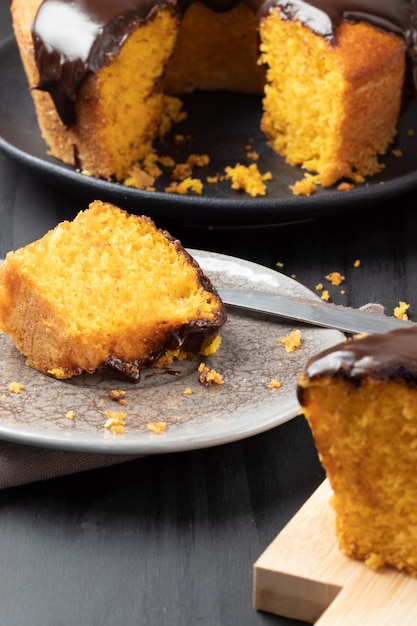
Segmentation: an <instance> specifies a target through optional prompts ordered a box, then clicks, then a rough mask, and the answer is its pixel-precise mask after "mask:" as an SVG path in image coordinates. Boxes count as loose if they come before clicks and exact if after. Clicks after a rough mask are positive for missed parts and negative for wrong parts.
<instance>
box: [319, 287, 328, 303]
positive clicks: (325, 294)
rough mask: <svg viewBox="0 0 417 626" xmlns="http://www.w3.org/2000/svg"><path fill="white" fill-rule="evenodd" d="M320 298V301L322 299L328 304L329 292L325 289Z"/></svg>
mask: <svg viewBox="0 0 417 626" xmlns="http://www.w3.org/2000/svg"><path fill="white" fill-rule="evenodd" d="M320 297H321V299H322V300H324V301H325V302H328V301H329V300H330V294H329V292H328V291H327V289H325V290H324V291H323V293H322V294H321V296H320Z"/></svg>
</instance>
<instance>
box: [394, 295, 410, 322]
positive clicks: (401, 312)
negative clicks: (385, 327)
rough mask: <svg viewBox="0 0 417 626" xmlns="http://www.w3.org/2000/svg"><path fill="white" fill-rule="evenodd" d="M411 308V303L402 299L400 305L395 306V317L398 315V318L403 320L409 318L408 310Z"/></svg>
mask: <svg viewBox="0 0 417 626" xmlns="http://www.w3.org/2000/svg"><path fill="white" fill-rule="evenodd" d="M409 308H410V305H409V304H407V303H406V302H402V301H401V300H400V302H399V304H398V306H397V307H395V309H394V317H397V318H398V319H401V320H408V315H407V311H408V309H409Z"/></svg>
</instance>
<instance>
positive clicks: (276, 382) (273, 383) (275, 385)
mask: <svg viewBox="0 0 417 626" xmlns="http://www.w3.org/2000/svg"><path fill="white" fill-rule="evenodd" d="M280 387H281V383H280V382H279V380H277V379H276V378H272V379H271V380H270V382H269V383H268V389H279V388H280Z"/></svg>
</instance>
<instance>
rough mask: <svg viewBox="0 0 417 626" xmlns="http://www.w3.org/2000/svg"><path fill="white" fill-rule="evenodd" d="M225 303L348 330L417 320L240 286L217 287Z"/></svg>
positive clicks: (375, 329)
mask: <svg viewBox="0 0 417 626" xmlns="http://www.w3.org/2000/svg"><path fill="white" fill-rule="evenodd" d="M217 291H218V293H219V295H220V297H221V299H222V300H223V302H224V303H225V304H226V305H229V306H233V307H237V308H239V309H246V310H250V311H257V312H259V313H267V314H269V315H276V316H279V317H282V318H285V319H290V320H295V321H297V322H303V323H307V324H313V325H314V326H322V327H325V328H336V329H337V330H341V331H343V332H345V333H351V334H356V333H385V332H388V331H390V330H395V329H396V328H406V327H407V326H417V324H416V323H414V322H411V321H408V320H402V319H397V318H396V317H390V316H388V315H384V314H381V315H380V314H376V313H370V312H369V311H362V310H360V309H353V308H350V307H346V306H343V305H340V304H331V303H328V302H324V301H323V300H319V299H317V300H316V299H311V300H310V299H307V298H300V297H298V296H287V295H282V294H275V293H269V292H265V291H255V290H245V289H239V288H218V289H217Z"/></svg>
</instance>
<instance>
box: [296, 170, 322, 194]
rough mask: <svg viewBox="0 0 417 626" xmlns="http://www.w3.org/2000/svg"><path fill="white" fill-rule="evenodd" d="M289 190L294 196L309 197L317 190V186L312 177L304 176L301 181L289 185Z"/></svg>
mask: <svg viewBox="0 0 417 626" xmlns="http://www.w3.org/2000/svg"><path fill="white" fill-rule="evenodd" d="M290 189H291V191H292V192H293V194H294V195H295V196H311V195H312V194H313V193H315V192H316V190H317V184H316V181H315V178H314V176H309V175H308V174H306V176H305V177H304V178H302V179H301V180H297V181H296V182H295V183H294V185H290Z"/></svg>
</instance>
